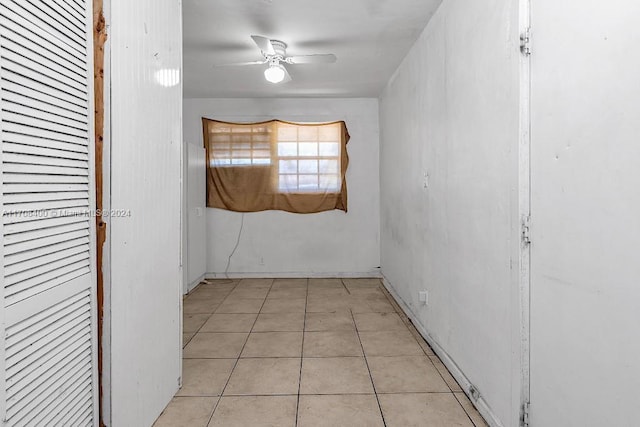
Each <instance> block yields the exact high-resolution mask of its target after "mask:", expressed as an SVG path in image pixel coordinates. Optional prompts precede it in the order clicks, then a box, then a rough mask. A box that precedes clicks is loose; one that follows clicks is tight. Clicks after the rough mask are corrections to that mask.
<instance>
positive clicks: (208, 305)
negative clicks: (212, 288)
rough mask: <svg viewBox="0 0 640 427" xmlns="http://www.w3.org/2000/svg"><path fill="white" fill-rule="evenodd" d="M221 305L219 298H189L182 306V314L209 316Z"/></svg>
mask: <svg viewBox="0 0 640 427" xmlns="http://www.w3.org/2000/svg"><path fill="white" fill-rule="evenodd" d="M221 303H222V299H221V298H197V297H195V296H189V297H187V298H186V299H185V300H184V303H183V304H182V311H183V312H184V314H211V313H213V312H214V311H216V309H217V308H218V307H219V306H220V304H221Z"/></svg>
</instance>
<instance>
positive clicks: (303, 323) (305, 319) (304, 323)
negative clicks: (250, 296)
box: [296, 278, 309, 427]
mask: <svg viewBox="0 0 640 427" xmlns="http://www.w3.org/2000/svg"><path fill="white" fill-rule="evenodd" d="M306 291H307V292H306V294H305V297H304V318H303V320H302V347H301V348H300V375H299V376H298V398H297V399H296V427H298V413H299V411H300V388H301V386H302V363H303V361H304V337H305V335H306V331H305V329H307V302H308V301H309V278H307V286H306Z"/></svg>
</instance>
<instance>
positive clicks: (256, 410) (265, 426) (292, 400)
mask: <svg viewBox="0 0 640 427" xmlns="http://www.w3.org/2000/svg"><path fill="white" fill-rule="evenodd" d="M297 403H298V402H297V397H296V396H241V397H235V396H225V397H223V398H222V399H220V403H218V407H217V408H216V411H215V413H214V414H213V418H211V422H210V423H209V427H249V426H250V427H293V426H295V424H296V405H297Z"/></svg>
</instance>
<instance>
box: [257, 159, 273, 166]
mask: <svg viewBox="0 0 640 427" xmlns="http://www.w3.org/2000/svg"><path fill="white" fill-rule="evenodd" d="M253 164H254V165H270V164H271V159H253Z"/></svg>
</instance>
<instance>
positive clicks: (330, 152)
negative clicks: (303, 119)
mask: <svg viewBox="0 0 640 427" xmlns="http://www.w3.org/2000/svg"><path fill="white" fill-rule="evenodd" d="M339 155H340V144H339V143H337V142H322V143H320V156H323V157H324V156H336V157H337V156H339Z"/></svg>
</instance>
